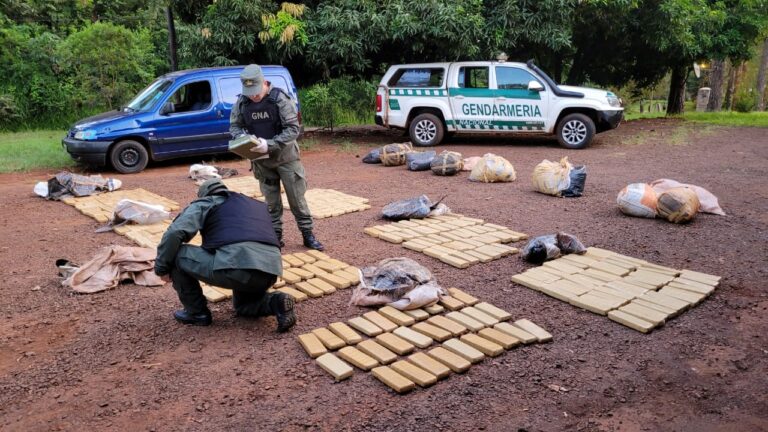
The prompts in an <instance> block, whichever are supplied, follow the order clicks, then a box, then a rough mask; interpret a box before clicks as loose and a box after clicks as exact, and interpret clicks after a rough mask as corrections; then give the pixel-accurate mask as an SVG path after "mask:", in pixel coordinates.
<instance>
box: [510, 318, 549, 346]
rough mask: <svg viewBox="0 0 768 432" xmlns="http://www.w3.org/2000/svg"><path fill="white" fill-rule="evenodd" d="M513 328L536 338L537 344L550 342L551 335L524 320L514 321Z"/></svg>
mask: <svg viewBox="0 0 768 432" xmlns="http://www.w3.org/2000/svg"><path fill="white" fill-rule="evenodd" d="M514 326H515V327H517V328H519V329H521V330H525V331H526V332H528V333H530V334H532V335H534V336H536V338H537V339H538V340H539V342H549V341H551V340H552V335H551V334H549V332H548V331H546V330H544V329H543V328H541V327H539V326H538V325H536V324H534V323H533V322H531V321H530V320H527V319H525V318H524V319H519V320H517V321H515V322H514Z"/></svg>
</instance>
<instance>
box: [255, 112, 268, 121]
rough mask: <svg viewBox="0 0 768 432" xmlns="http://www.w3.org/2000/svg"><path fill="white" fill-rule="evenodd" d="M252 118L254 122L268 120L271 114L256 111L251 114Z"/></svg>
mask: <svg viewBox="0 0 768 432" xmlns="http://www.w3.org/2000/svg"><path fill="white" fill-rule="evenodd" d="M251 118H252V119H254V120H268V119H269V113H268V112H266V111H256V112H253V113H251Z"/></svg>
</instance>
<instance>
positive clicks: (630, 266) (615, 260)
mask: <svg viewBox="0 0 768 432" xmlns="http://www.w3.org/2000/svg"><path fill="white" fill-rule="evenodd" d="M602 262H604V263H607V264H611V265H614V266H617V267H621V268H623V269H625V270H627V271H635V270H637V269H638V268H639V267H641V266H640V265H639V264H635V263H631V262H629V261H626V260H624V259H622V258H620V257H619V256H618V255H617V256H612V257H608V258H605V259H604V260H603V261H602ZM609 273H610V272H609Z"/></svg>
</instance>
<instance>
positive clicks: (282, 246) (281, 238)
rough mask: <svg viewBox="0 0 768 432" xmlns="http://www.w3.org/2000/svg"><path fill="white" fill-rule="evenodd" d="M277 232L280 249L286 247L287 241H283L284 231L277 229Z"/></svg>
mask: <svg viewBox="0 0 768 432" xmlns="http://www.w3.org/2000/svg"><path fill="white" fill-rule="evenodd" d="M275 234H276V235H277V243H278V244H280V249H282V248H284V247H285V242H284V241H283V232H282V231H275Z"/></svg>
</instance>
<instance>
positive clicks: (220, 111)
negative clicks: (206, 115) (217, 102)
mask: <svg viewBox="0 0 768 432" xmlns="http://www.w3.org/2000/svg"><path fill="white" fill-rule="evenodd" d="M216 117H218V118H222V117H224V111H222V110H216Z"/></svg>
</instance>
